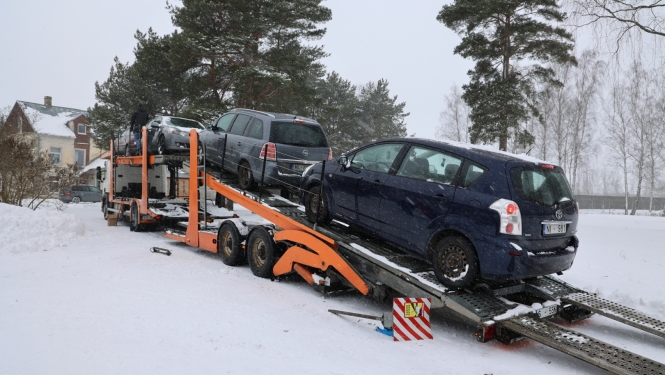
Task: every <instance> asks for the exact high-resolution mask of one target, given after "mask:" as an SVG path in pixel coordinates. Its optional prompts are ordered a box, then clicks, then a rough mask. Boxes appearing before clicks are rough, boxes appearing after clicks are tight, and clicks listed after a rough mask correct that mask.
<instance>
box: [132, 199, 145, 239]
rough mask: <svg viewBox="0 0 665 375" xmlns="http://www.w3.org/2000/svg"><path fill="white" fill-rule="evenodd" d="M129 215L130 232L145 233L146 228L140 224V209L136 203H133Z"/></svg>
mask: <svg viewBox="0 0 665 375" xmlns="http://www.w3.org/2000/svg"><path fill="white" fill-rule="evenodd" d="M129 215H130V220H129V230H130V231H132V232H143V230H144V227H143V225H142V224H139V207H138V206H137V205H136V202H134V203H132V208H131V210H130V212H129Z"/></svg>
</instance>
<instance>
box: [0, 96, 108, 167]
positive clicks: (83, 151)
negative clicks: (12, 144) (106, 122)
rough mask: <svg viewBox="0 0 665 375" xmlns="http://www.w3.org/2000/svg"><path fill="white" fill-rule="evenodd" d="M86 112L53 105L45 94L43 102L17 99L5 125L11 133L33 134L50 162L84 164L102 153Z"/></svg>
mask: <svg viewBox="0 0 665 375" xmlns="http://www.w3.org/2000/svg"><path fill="white" fill-rule="evenodd" d="M87 116H88V113H87V112H86V111H84V110H81V109H74V108H66V107H57V106H54V105H52V98H51V97H50V96H45V97H44V104H37V103H31V102H26V101H20V100H17V101H16V103H15V104H14V107H13V108H12V110H11V112H9V115H8V116H7V121H6V123H5V127H6V128H7V130H8V131H9V132H10V133H12V134H23V135H24V136H26V137H35V138H37V144H38V149H39V152H44V151H46V152H47V153H48V154H49V156H50V158H51V162H52V163H53V164H54V165H66V164H77V165H79V166H80V167H84V166H86V165H87V164H88V163H89V162H90V161H91V160H94V159H96V158H98V157H99V156H100V155H101V154H102V150H100V149H98V148H97V147H96V146H95V145H94V142H93V141H92V127H91V126H89V125H88V124H87Z"/></svg>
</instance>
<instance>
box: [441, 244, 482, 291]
mask: <svg viewBox="0 0 665 375" xmlns="http://www.w3.org/2000/svg"><path fill="white" fill-rule="evenodd" d="M432 265H433V268H434V274H435V275H436V278H437V279H438V280H439V281H440V282H441V284H443V285H444V286H445V287H446V288H448V289H451V290H460V289H466V288H469V287H472V286H473V285H474V284H475V283H476V281H477V280H478V277H479V275H480V265H479V263H478V255H476V250H475V249H474V247H473V245H472V244H471V242H469V240H467V239H466V238H464V237H461V236H448V237H444V238H443V239H442V240H441V241H439V242H438V243H437V244H436V246H435V247H434V251H433V253H432Z"/></svg>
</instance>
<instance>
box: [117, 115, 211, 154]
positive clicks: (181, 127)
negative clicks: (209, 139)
mask: <svg viewBox="0 0 665 375" xmlns="http://www.w3.org/2000/svg"><path fill="white" fill-rule="evenodd" d="M146 126H147V128H148V152H150V153H155V154H159V155H165V154H178V153H188V152H189V131H190V130H191V129H196V130H197V131H198V132H201V131H202V130H204V129H205V126H203V125H202V124H201V123H200V122H198V121H195V120H190V119H186V118H181V117H173V116H161V115H160V116H155V117H154V118H153V119H152V120H150V121H148V124H147V125H146ZM116 153H117V154H118V155H124V156H130V155H137V154H139V153H138V152H137V150H136V142H135V141H134V134H133V133H132V132H130V131H129V129H127V130H125V131H124V132H123V133H122V134H120V136H119V137H118V139H117V142H116Z"/></svg>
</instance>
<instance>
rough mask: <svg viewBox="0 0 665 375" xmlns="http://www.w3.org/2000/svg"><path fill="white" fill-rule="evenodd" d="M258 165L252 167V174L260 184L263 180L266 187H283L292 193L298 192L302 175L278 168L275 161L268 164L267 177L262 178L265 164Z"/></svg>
mask: <svg viewBox="0 0 665 375" xmlns="http://www.w3.org/2000/svg"><path fill="white" fill-rule="evenodd" d="M257 164H258V165H253V166H252V174H253V176H254V181H256V183H257V184H260V183H261V181H262V180H263V184H264V185H270V186H282V187H285V188H287V189H289V190H291V191H297V190H298V188H299V187H300V183H301V182H302V179H303V177H302V174H301V173H299V172H294V171H287V170H285V169H284V168H282V167H278V166H277V163H276V162H274V161H269V162H266V169H265V176H264V177H263V179H262V178H261V177H262V176H261V174H262V173H263V163H262V162H258V163H257Z"/></svg>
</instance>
